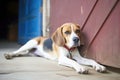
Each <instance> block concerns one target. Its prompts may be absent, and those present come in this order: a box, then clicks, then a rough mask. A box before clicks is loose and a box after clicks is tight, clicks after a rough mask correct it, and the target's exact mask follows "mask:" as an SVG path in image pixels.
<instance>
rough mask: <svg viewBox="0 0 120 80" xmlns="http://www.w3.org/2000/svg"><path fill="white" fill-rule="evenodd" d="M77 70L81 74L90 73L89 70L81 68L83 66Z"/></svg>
mask: <svg viewBox="0 0 120 80" xmlns="http://www.w3.org/2000/svg"><path fill="white" fill-rule="evenodd" d="M75 69H76V72H78V73H80V74H88V72H89V71H88V69H87V68H85V67H81V66H78V67H76V68H75Z"/></svg>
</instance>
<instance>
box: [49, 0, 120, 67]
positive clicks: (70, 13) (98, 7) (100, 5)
mask: <svg viewBox="0 0 120 80" xmlns="http://www.w3.org/2000/svg"><path fill="white" fill-rule="evenodd" d="M65 22H74V23H78V24H80V25H81V29H82V32H83V34H84V42H85V51H86V52H87V53H86V54H85V57H88V58H92V59H95V60H96V61H98V62H99V63H101V64H104V65H108V66H113V67H117V68H120V54H119V52H120V0H89V1H88V0H51V18H50V25H51V29H50V30H51V34H52V33H53V32H54V31H55V30H56V28H57V27H59V26H60V25H61V24H63V23H65Z"/></svg>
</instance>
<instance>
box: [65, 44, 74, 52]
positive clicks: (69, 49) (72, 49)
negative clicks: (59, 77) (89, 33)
mask: <svg viewBox="0 0 120 80" xmlns="http://www.w3.org/2000/svg"><path fill="white" fill-rule="evenodd" d="M64 48H66V49H67V50H68V51H69V52H72V51H74V50H75V47H72V48H68V47H67V46H66V45H64Z"/></svg>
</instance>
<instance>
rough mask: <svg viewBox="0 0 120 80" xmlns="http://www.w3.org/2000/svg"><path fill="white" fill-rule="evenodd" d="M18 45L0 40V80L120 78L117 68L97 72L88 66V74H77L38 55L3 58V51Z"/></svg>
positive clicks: (16, 47) (118, 79)
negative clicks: (10, 58) (115, 70)
mask: <svg viewBox="0 0 120 80" xmlns="http://www.w3.org/2000/svg"><path fill="white" fill-rule="evenodd" d="M19 47H20V45H18V44H17V43H14V42H0V80H120V71H118V70H119V69H118V70H117V72H113V71H110V70H108V72H107V73H98V72H96V71H94V70H92V69H91V68H90V70H89V74H78V73H76V72H75V70H73V69H71V68H68V67H65V66H59V65H58V64H57V62H55V61H51V60H47V59H44V58H40V57H17V58H14V59H12V60H6V59H5V58H4V56H3V54H4V53H5V52H10V51H14V50H16V49H18V48H19Z"/></svg>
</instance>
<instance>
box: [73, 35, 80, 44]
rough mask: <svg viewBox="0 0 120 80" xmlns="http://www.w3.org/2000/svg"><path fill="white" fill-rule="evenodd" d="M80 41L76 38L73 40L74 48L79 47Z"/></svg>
mask: <svg viewBox="0 0 120 80" xmlns="http://www.w3.org/2000/svg"><path fill="white" fill-rule="evenodd" d="M79 41H80V39H79V38H78V37H74V38H73V42H74V46H79Z"/></svg>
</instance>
